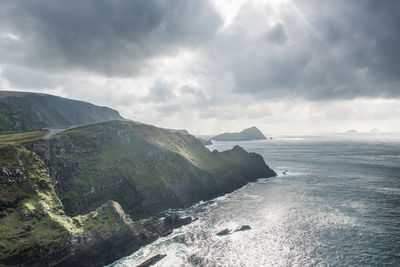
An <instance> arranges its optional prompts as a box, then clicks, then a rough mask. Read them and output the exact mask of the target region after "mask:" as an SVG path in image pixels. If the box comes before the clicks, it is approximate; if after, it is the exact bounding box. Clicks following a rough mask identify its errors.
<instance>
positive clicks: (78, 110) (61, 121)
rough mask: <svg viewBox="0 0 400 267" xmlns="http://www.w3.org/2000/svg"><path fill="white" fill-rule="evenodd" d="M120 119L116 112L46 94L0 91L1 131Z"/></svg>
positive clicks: (27, 129)
mask: <svg viewBox="0 0 400 267" xmlns="http://www.w3.org/2000/svg"><path fill="white" fill-rule="evenodd" d="M109 120H123V118H122V117H121V116H120V115H119V113H118V111H116V110H113V109H110V108H107V107H100V106H95V105H93V104H90V103H87V102H83V101H76V100H71V99H66V98H62V97H57V96H53V95H46V94H36V93H26V92H10V91H0V132H4V131H16V132H23V131H30V130H36V129H40V128H44V127H55V126H72V125H80V124H89V123H96V122H102V121H109Z"/></svg>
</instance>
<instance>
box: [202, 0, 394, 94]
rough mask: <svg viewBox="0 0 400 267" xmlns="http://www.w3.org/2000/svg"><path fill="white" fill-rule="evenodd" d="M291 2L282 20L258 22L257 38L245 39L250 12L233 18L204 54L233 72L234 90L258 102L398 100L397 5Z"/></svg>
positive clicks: (351, 2) (371, 0) (212, 61)
mask: <svg viewBox="0 0 400 267" xmlns="http://www.w3.org/2000/svg"><path fill="white" fill-rule="evenodd" d="M292 3H293V5H294V7H293V8H292V9H288V10H284V11H282V12H283V13H284V14H283V15H282V18H281V19H282V21H281V22H278V23H276V24H275V25H273V26H270V25H268V23H267V22H264V24H265V25H264V27H265V29H266V30H265V31H264V33H262V32H261V33H260V36H254V35H251V34H248V31H246V29H244V28H243V25H242V24H241V22H242V17H243V16H246V17H248V16H249V15H241V14H239V15H238V18H239V19H237V23H236V24H234V25H233V26H231V27H230V29H229V30H228V31H227V32H226V33H225V34H221V35H219V36H218V37H217V39H216V42H215V44H214V45H213V46H212V47H210V48H209V51H207V52H206V54H207V53H208V55H209V57H210V59H209V65H210V66H211V65H213V64H220V65H221V67H220V68H219V70H220V71H221V72H228V73H230V74H231V75H232V77H233V80H234V91H235V92H236V93H239V94H250V95H253V96H254V98H255V99H257V100H260V99H271V98H285V97H295V98H300V99H309V100H315V101H318V100H336V99H354V98H374V97H383V98H399V97H400V52H399V51H400V50H399V49H398V47H400V35H398V34H396V33H397V31H398V29H399V28H400V15H399V14H400V2H399V1H376V0H375V1H374V0H370V1H344V0H339V1H323V2H321V1H316V0H304V1H293V2H292ZM243 10H244V11H242V12H254V13H255V14H256V13H257V12H258V11H254V10H253V11H252V10H251V8H250V9H249V7H246V8H244V9H243ZM249 10H250V11H249ZM247 20H248V19H247ZM254 24H256V25H257V27H260V25H259V24H260V21H257V20H256V19H255V22H254ZM210 68H211V67H210ZM214 68H215V67H214ZM216 76H217V77H218V76H221V73H217V74H216Z"/></svg>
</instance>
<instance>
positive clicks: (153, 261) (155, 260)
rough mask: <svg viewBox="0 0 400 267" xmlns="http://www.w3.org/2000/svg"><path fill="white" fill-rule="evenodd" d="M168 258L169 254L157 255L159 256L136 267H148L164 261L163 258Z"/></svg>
mask: <svg viewBox="0 0 400 267" xmlns="http://www.w3.org/2000/svg"><path fill="white" fill-rule="evenodd" d="M166 256H167V254H157V255H155V256H153V257H151V258H150V259H148V260H146V261H144V262H142V263H141V264H139V265H138V266H136V267H148V266H151V265H154V264H156V263H157V262H159V261H160V260H162V259H163V258H165V257H166Z"/></svg>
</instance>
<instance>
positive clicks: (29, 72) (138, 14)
mask: <svg viewBox="0 0 400 267" xmlns="http://www.w3.org/2000/svg"><path fill="white" fill-rule="evenodd" d="M399 29H400V1H397V0H354V1H348V0H326V1H320V0H218V1H211V0H210V1H207V0H198V1H189V0H146V1H138V0H69V1H63V0H35V1H28V0H26V1H22V0H2V1H1V5H0V90H14V91H31V92H41V93H49V94H54V95H59V96H63V97H68V98H72V99H78V100H83V101H88V102H91V103H94V104H97V105H104V106H109V107H112V108H115V109H117V110H118V111H120V113H121V115H123V116H124V117H126V118H129V119H132V120H136V121H141V122H145V123H149V124H154V125H156V126H160V127H166V128H175V129H187V130H188V131H189V132H191V133H193V134H215V133H221V132H229V131H239V130H241V129H243V128H247V127H250V126H257V127H258V128H259V129H261V130H262V131H263V132H264V133H291V134H296V133H320V132H344V131H347V130H350V129H356V130H358V131H364V132H368V131H370V130H371V129H373V128H377V129H379V130H380V131H382V132H399V131H400V34H399V33H400V30H399Z"/></svg>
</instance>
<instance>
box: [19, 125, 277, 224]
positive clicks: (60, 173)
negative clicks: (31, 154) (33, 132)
mask: <svg viewBox="0 0 400 267" xmlns="http://www.w3.org/2000/svg"><path fill="white" fill-rule="evenodd" d="M24 146H26V147H27V148H28V149H30V150H32V151H35V152H36V153H38V154H39V155H40V156H41V157H42V158H43V160H44V161H45V162H46V164H47V166H48V167H49V171H50V176H51V177H52V178H53V179H55V181H56V182H57V183H56V185H55V188H56V191H57V192H58V194H59V196H60V198H61V201H62V202H63V204H64V206H65V209H66V211H67V213H68V214H70V215H78V214H82V213H85V212H88V211H90V210H92V209H93V208H95V207H97V206H99V205H101V204H103V203H104V201H105V200H114V201H117V202H118V203H120V204H121V206H122V207H123V208H124V210H125V211H127V212H128V213H129V214H131V215H132V216H134V217H143V216H147V215H149V214H153V213H157V212H160V211H163V210H165V209H168V208H177V207H185V206H188V205H191V204H193V203H194V202H197V201H200V200H204V199H210V198H213V197H216V196H218V195H221V194H225V193H228V192H231V191H233V190H235V189H237V188H239V187H241V186H243V185H244V184H246V183H247V182H249V181H254V180H256V179H258V178H261V177H270V176H274V175H275V173H274V172H273V171H272V170H271V169H269V168H268V166H267V165H266V164H265V162H264V160H263V159H262V157H261V156H259V155H257V154H255V153H247V152H246V151H245V150H243V149H242V148H240V147H235V148H234V149H233V150H230V151H225V152H222V153H220V152H217V151H214V152H210V151H209V150H208V149H207V148H206V147H204V145H202V144H201V142H200V141H199V140H198V139H196V138H195V137H194V136H191V135H182V134H180V133H173V132H170V131H168V130H165V129H161V128H157V127H154V126H149V125H143V124H135V123H132V122H122V121H111V122H105V123H99V124H95V125H89V126H83V127H79V128H74V129H72V130H69V131H65V132H63V133H61V134H58V135H56V136H54V137H52V138H51V139H49V140H43V141H36V142H32V143H28V144H24Z"/></svg>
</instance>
